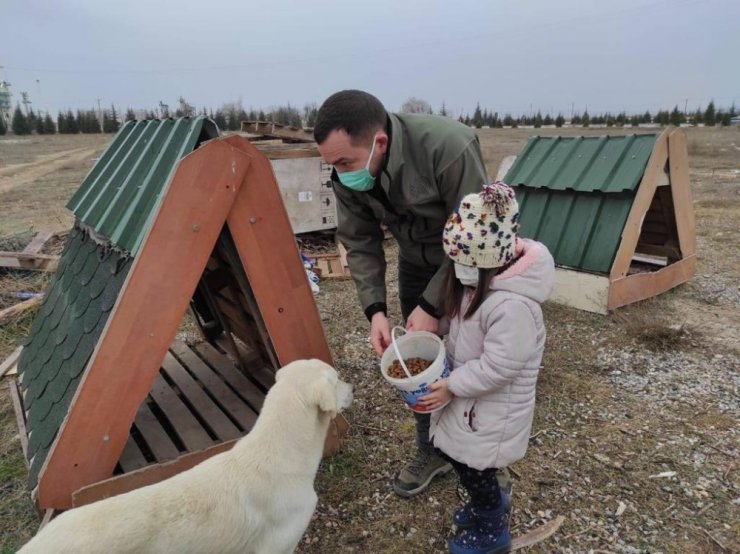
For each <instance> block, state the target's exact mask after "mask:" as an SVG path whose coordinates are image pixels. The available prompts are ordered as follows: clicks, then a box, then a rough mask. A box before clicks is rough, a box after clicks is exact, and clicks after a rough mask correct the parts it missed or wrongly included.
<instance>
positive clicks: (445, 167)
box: [314, 90, 488, 497]
mask: <svg viewBox="0 0 740 554" xmlns="http://www.w3.org/2000/svg"><path fill="white" fill-rule="evenodd" d="M314 138H315V139H316V142H317V144H318V148H319V152H320V153H321V156H322V157H323V158H324V160H325V161H326V162H327V163H329V164H332V165H333V166H334V172H333V173H332V182H333V188H334V193H335V195H336V198H337V215H338V229H337V236H338V238H339V240H340V241H341V242H342V243H343V244H344V246H345V247H346V248H347V261H348V263H349V268H350V272H351V273H352V278H353V279H354V282H355V285H356V287H357V291H358V294H359V297H360V303H361V305H362V308H363V310H364V311H365V315H366V316H367V318H368V320H370V342H371V343H372V346H373V348H374V349H375V352H376V353H377V354H378V356H381V355H382V354H383V352H384V351H385V349H386V348H387V347H388V346H389V345H390V341H391V337H390V332H391V324H390V322H389V321H388V317H387V307H386V287H385V268H386V263H385V255H384V252H383V230H382V228H381V223H383V224H385V225H386V226H387V227H388V229H389V230H390V232H391V233H392V234H393V236H394V237H395V239H396V241H397V242H398V248H399V259H398V294H399V299H400V303H401V313H402V315H403V318H404V321H405V324H406V329H407V330H409V331H430V332H432V333H436V332H437V330H438V324H439V317H440V315H441V313H442V305H443V299H442V288H443V281H444V278H445V275H446V272H447V267H448V266H449V265H450V264H451V263H450V261H449V259H447V258H446V256H445V255H444V252H443V250H442V228H443V226H444V223H445V221H446V219H447V216H448V215H449V214H450V213H452V212H453V211H454V209H455V207H456V206H457V203H458V202H459V200H460V198H462V197H463V196H464V195H466V194H468V193H471V192H477V191H479V190H480V189H481V187H482V186H483V185H485V184H486V183H487V182H488V176H487V174H486V168H485V165H484V164H483V156H482V154H481V151H480V144H479V142H478V137H477V136H476V134H475V133H474V132H473V131H472V130H471V129H469V128H468V127H467V126H465V125H462V124H461V123H458V122H457V121H454V120H452V119H448V118H445V117H436V116H431V115H421V114H391V113H387V112H386V110H385V108H384V107H383V105H382V104H381V102H380V101H379V100H378V99H377V98H375V97H374V96H372V95H371V94H368V93H366V92H363V91H359V90H344V91H341V92H337V93H336V94H333V95H332V96H330V97H329V98H328V99H327V100H326V101H325V102H324V103H323V104H322V106H321V108H320V109H319V113H318V116H317V119H316V126H315V127H314ZM414 415H415V417H416V442H417V447H418V448H417V453H416V456H415V457H414V459H413V460H412V461H411V462H410V463H409V464H408V465H407V466H406V467H405V468H403V469H402V470H401V472H400V473H399V474H398V475H397V476H396V478H395V479H394V482H393V490H394V491H395V492H396V493H397V494H399V495H401V496H404V497H409V496H413V495H415V494H418V493H420V492H422V491H423V490H424V489H425V488H426V487H427V486H428V485H429V483H430V482H431V480H432V479H434V477H436V476H437V475H442V474H444V473H446V472H448V471H450V470H451V469H452V468H451V466H450V465H449V464H448V463H447V462H446V461H444V460H443V459H442V458H440V457H439V456H437V455H436V454H435V452H434V448H433V446H432V445H431V444H430V442H429V415H428V414H416V413H415V414H414Z"/></svg>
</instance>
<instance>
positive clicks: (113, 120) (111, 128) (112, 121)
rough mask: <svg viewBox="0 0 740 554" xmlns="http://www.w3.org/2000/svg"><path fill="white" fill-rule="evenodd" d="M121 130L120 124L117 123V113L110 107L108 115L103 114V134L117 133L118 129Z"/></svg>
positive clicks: (114, 108)
mask: <svg viewBox="0 0 740 554" xmlns="http://www.w3.org/2000/svg"><path fill="white" fill-rule="evenodd" d="M106 116H108V117H107V121H106ZM120 128H121V123H120V122H119V121H118V112H116V107H115V106H114V105H113V104H111V105H110V115H109V114H108V113H107V112H103V132H104V133H117V132H118V129H120Z"/></svg>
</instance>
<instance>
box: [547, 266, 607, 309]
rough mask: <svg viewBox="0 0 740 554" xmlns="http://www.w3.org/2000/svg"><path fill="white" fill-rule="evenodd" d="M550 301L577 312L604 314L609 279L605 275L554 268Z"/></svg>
mask: <svg viewBox="0 0 740 554" xmlns="http://www.w3.org/2000/svg"><path fill="white" fill-rule="evenodd" d="M550 300H551V301H552V302H555V303H556V304H563V305H565V306H570V307H572V308H577V309H579V310H585V311H587V312H593V313H597V314H606V313H607V302H608V300H609V278H608V277H607V276H606V275H595V274H593V273H585V272H583V271H574V270H572V269H565V268H562V267H558V268H555V285H554V287H553V291H552V295H551V296H550Z"/></svg>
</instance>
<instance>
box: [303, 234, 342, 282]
mask: <svg viewBox="0 0 740 554" xmlns="http://www.w3.org/2000/svg"><path fill="white" fill-rule="evenodd" d="M337 247H338V251H337V252H335V253H331V254H306V256H308V257H309V258H311V260H313V262H314V264H316V269H318V270H319V277H321V278H322V279H349V277H350V273H349V265H348V264H347V251H346V250H345V249H344V246H342V244H341V243H338V244H337Z"/></svg>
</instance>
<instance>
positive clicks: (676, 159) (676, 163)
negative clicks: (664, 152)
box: [668, 129, 696, 257]
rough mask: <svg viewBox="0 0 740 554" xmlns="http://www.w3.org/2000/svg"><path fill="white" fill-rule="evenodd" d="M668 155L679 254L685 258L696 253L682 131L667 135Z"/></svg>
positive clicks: (685, 147) (687, 161)
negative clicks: (679, 248)
mask: <svg viewBox="0 0 740 554" xmlns="http://www.w3.org/2000/svg"><path fill="white" fill-rule="evenodd" d="M668 154H669V162H668V168H669V171H670V175H671V194H672V196H673V209H674V212H675V214H676V227H677V231H678V241H679V245H680V247H681V254H683V256H684V257H687V256H690V255H692V254H694V253H696V223H695V221H694V205H693V202H692V200H691V183H690V181H689V155H688V149H687V146H686V133H685V132H684V131H683V130H682V129H676V130H675V131H673V132H672V133H671V134H670V135H668Z"/></svg>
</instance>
